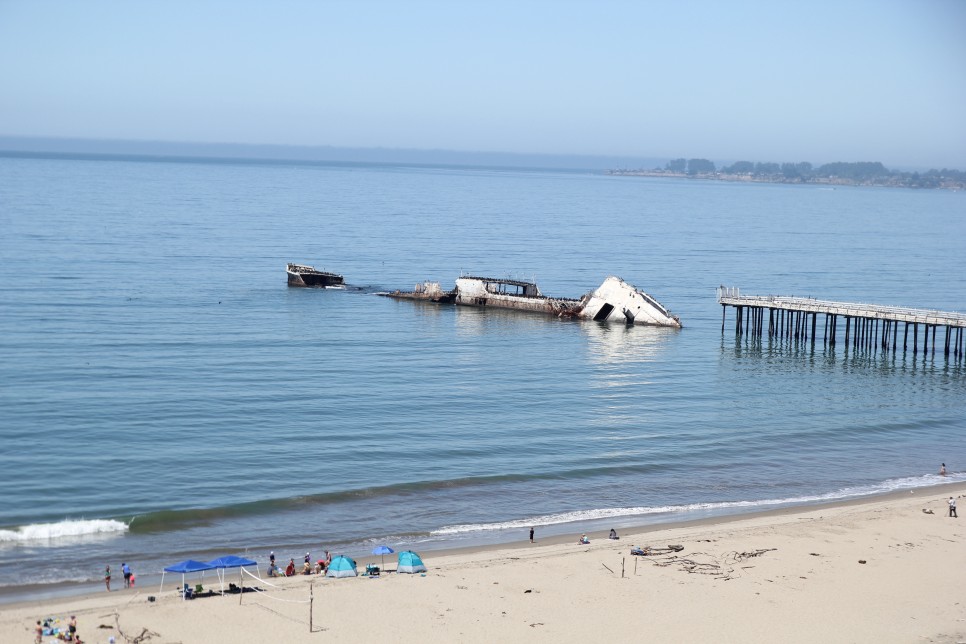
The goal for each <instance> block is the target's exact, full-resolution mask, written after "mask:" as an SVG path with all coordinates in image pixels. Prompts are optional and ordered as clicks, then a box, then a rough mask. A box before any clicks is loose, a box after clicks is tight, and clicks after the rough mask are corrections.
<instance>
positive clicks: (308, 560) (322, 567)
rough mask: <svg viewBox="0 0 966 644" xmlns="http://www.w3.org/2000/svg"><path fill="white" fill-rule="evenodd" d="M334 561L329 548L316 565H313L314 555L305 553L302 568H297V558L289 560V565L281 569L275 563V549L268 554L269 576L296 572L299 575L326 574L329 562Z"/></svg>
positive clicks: (284, 575)
mask: <svg viewBox="0 0 966 644" xmlns="http://www.w3.org/2000/svg"><path fill="white" fill-rule="evenodd" d="M330 563H332V555H331V554H330V553H329V551H328V550H326V551H325V556H323V557H322V558H321V559H319V560H318V561H316V562H315V566H313V565H312V556H311V555H310V554H309V553H307V552H306V553H305V559H304V563H303V564H302V569H301V570H297V569H296V567H295V558H294V557H293V558H291V559H289V560H288V565H287V566H285V569H284V570H280V569H279V567H278V566H277V565H275V551H274V550H273V551H272V552H271V553H270V554H269V555H268V576H269V577H292V576H294V575H296V574H299V575H324V574H325V571H326V570H328V568H329V564H330Z"/></svg>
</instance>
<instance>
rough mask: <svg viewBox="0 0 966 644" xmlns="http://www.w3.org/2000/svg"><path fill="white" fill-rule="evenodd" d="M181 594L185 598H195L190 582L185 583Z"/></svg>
mask: <svg viewBox="0 0 966 644" xmlns="http://www.w3.org/2000/svg"><path fill="white" fill-rule="evenodd" d="M181 596H182V597H183V598H184V599H194V598H195V594H194V591H192V590H191V586H189V585H188V584H185V585H184V588H182V589H181Z"/></svg>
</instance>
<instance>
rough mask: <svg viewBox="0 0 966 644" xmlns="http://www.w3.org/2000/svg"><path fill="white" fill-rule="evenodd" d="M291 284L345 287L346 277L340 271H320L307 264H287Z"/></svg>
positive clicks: (286, 268)
mask: <svg viewBox="0 0 966 644" xmlns="http://www.w3.org/2000/svg"><path fill="white" fill-rule="evenodd" d="M285 273H286V275H288V285H289V286H314V287H316V288H343V287H344V286H345V279H344V278H343V277H342V276H341V275H339V274H338V273H330V272H328V271H318V270H315V268H314V267H312V266H306V265H305V264H286V265H285Z"/></svg>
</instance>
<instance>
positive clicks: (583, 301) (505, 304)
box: [381, 276, 681, 329]
mask: <svg viewBox="0 0 966 644" xmlns="http://www.w3.org/2000/svg"><path fill="white" fill-rule="evenodd" d="M381 295H385V296H387V297H392V298H398V299H410V300H424V301H428V302H435V303H438V304H456V305H460V306H475V307H481V308H485V307H494V308H501V309H514V310H517V311H528V312H531V313H543V314H547V315H554V316H557V317H571V318H580V319H585V320H595V321H597V322H623V323H625V324H647V325H654V326H665V327H673V328H677V329H680V328H681V320H680V319H679V318H678V317H677V316H676V315H673V314H672V313H671V312H670V311H669V310H668V309H667V308H665V307H664V306H663V305H662V304H661V303H660V302H658V301H657V300H656V299H654V298H653V297H651V296H650V295H648V294H647V293H645V292H644V291H642V290H640V289H638V288H636V287H634V286H633V285H631V284H628V283H627V282H625V281H624V280H622V279H621V278H619V277H613V276H611V277H608V278H607V279H605V280H604V282H603V283H602V284H601V285H600V286H599V287H598V288H597V289H596V290H594V291H591V292H590V293H587V294H585V295H584V296H582V297H579V298H566V297H548V296H546V295H544V294H543V293H542V292H541V291H540V288H539V287H538V286H537V284H536V283H535V282H529V281H525V280H516V279H503V278H495V277H476V276H461V277H459V278H458V279H457V280H456V286H455V287H454V288H453V289H452V290H449V291H445V290H443V289H442V287H441V286H440V284H439V282H422V283H420V284H417V285H416V286H415V288H414V289H413V290H412V291H393V292H390V293H381Z"/></svg>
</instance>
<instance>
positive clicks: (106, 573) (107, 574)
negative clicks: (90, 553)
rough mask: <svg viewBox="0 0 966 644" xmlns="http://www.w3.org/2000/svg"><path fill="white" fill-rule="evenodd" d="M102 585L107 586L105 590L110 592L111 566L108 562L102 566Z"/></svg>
mask: <svg viewBox="0 0 966 644" xmlns="http://www.w3.org/2000/svg"><path fill="white" fill-rule="evenodd" d="M104 585H105V586H107V592H111V566H110V564H108V565H107V566H105V567H104Z"/></svg>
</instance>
